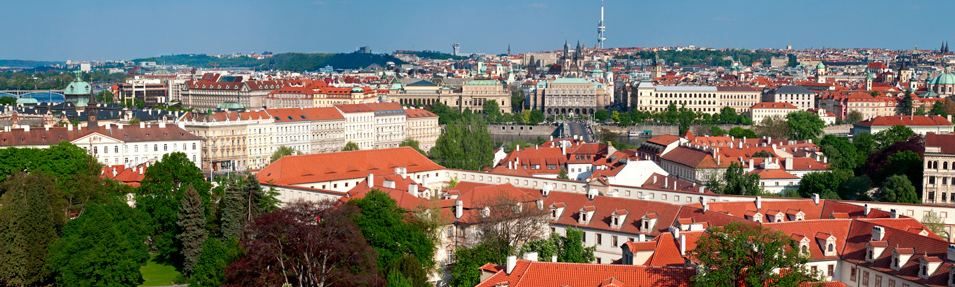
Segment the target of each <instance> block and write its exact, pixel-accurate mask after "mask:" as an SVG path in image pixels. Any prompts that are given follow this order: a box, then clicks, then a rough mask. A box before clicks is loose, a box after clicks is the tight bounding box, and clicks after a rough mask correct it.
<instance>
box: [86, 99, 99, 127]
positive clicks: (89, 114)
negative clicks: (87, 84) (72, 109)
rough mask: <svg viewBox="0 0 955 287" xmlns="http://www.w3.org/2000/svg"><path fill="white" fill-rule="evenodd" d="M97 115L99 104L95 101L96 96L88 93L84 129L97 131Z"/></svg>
mask: <svg viewBox="0 0 955 287" xmlns="http://www.w3.org/2000/svg"><path fill="white" fill-rule="evenodd" d="M98 115H99V102H97V101H96V95H93V92H92V91H90V100H89V102H87V103H86V129H89V130H98V129H99V122H97V116H98Z"/></svg>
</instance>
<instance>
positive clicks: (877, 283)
mask: <svg viewBox="0 0 955 287" xmlns="http://www.w3.org/2000/svg"><path fill="white" fill-rule="evenodd" d="M875 286H878V287H882V275H875Z"/></svg>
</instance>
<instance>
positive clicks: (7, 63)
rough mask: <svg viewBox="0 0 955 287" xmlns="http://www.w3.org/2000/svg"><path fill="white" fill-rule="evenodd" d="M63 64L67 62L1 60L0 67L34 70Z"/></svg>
mask: <svg viewBox="0 0 955 287" xmlns="http://www.w3.org/2000/svg"><path fill="white" fill-rule="evenodd" d="M63 63H65V62H55V61H31V60H2V59H0V67H17V68H34V67H42V66H51V65H56V64H63Z"/></svg>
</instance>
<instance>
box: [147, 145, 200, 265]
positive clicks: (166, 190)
mask: <svg viewBox="0 0 955 287" xmlns="http://www.w3.org/2000/svg"><path fill="white" fill-rule="evenodd" d="M190 186H191V187H192V188H193V189H195V190H196V193H197V194H198V195H199V198H200V199H201V201H202V203H203V205H204V206H209V204H210V201H211V197H212V195H211V194H210V192H209V189H210V188H211V184H210V183H209V182H207V181H206V180H205V178H204V177H203V175H202V171H201V170H200V169H199V168H198V167H196V165H195V164H194V163H193V162H192V161H189V159H188V158H187V157H186V154H184V153H181V152H174V153H170V154H165V155H163V158H162V160H160V161H158V162H156V163H155V164H153V165H151V166H149V167H148V168H146V173H145V174H144V177H143V180H142V182H141V185H140V186H139V188H138V189H137V190H136V196H135V199H136V206H137V207H136V208H137V209H141V210H143V211H145V212H146V213H147V214H149V218H150V219H151V222H149V225H150V227H151V228H150V230H152V234H151V239H152V240H153V244H154V246H153V247H154V248H155V249H156V251H157V259H158V260H159V261H160V262H166V263H172V264H175V265H180V264H181V262H182V261H181V257H179V250H180V249H181V248H182V242H181V241H179V239H177V238H176V235H177V234H179V232H180V230H179V226H178V225H177V224H176V222H177V221H178V220H179V211H180V207H181V205H182V199H183V194H184V193H185V191H186V189H187V188H188V187H190ZM209 209H210V208H208V207H207V208H206V211H207V212H208V210H209ZM200 244H201V243H200Z"/></svg>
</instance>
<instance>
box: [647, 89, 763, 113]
mask: <svg viewBox="0 0 955 287" xmlns="http://www.w3.org/2000/svg"><path fill="white" fill-rule="evenodd" d="M635 90H636V92H634V93H633V96H635V97H636V100H634V102H636V103H637V109H639V110H642V111H664V110H666V109H667V108H668V107H669V106H670V104H671V103H672V104H674V105H676V106H677V107H678V108H679V107H683V106H686V108H687V109H690V110H692V111H694V112H704V113H709V114H716V113H719V112H720V110H722V109H723V107H725V106H728V107H732V108H733V109H735V110H736V112H737V113H739V114H748V113H749V109H750V108H751V107H752V106H753V105H755V104H756V103H758V102H759V100H760V97H761V93H760V92H759V91H757V90H756V89H753V88H750V87H743V86H738V87H715V86H654V85H653V84H651V83H649V82H640V83H638V84H637V85H636V87H635Z"/></svg>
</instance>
